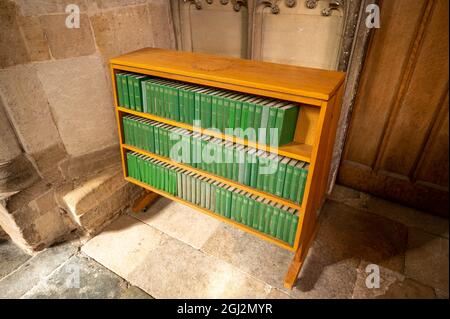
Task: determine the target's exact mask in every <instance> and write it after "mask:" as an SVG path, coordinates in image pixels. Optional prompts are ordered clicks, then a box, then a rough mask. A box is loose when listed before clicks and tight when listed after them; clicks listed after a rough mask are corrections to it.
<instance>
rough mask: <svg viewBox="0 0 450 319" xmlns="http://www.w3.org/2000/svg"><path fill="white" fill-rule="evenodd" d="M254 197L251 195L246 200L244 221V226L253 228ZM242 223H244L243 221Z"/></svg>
mask: <svg viewBox="0 0 450 319" xmlns="http://www.w3.org/2000/svg"><path fill="white" fill-rule="evenodd" d="M256 198H257V196H256V195H251V196H250V198H249V199H248V209H247V217H246V219H245V225H247V226H249V227H252V228H253V216H254V211H255V206H256ZM243 222H244V221H243Z"/></svg>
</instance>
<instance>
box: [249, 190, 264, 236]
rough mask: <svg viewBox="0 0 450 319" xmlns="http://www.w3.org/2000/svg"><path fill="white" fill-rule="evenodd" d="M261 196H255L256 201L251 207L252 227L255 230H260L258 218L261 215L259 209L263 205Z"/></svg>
mask: <svg viewBox="0 0 450 319" xmlns="http://www.w3.org/2000/svg"><path fill="white" fill-rule="evenodd" d="M263 200H264V199H263V198H262V197H259V196H258V197H257V199H256V202H255V206H254V208H253V225H252V227H253V229H256V230H260V229H259V220H260V215H261V210H262V209H263V208H264V206H262V205H263V203H262V202H263Z"/></svg>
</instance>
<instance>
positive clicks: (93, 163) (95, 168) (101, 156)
mask: <svg viewBox="0 0 450 319" xmlns="http://www.w3.org/2000/svg"><path fill="white" fill-rule="evenodd" d="M120 162H121V158H120V148H119V147H118V146H117V145H114V146H111V147H108V148H105V149H102V150H100V151H95V152H91V153H89V154H86V155H81V156H77V157H69V158H67V159H65V160H64V161H62V162H61V163H59V170H60V171H61V173H62V174H63V176H64V178H65V179H66V180H77V181H78V180H83V177H85V176H90V175H94V174H96V173H98V172H100V171H101V170H104V169H106V168H110V167H112V166H117V165H119V163H120Z"/></svg>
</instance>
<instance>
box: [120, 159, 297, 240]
mask: <svg viewBox="0 0 450 319" xmlns="http://www.w3.org/2000/svg"><path fill="white" fill-rule="evenodd" d="M126 158H127V167H128V176H130V177H132V178H134V179H137V180H139V181H141V182H143V183H146V184H148V185H150V186H152V187H154V188H157V189H159V190H162V191H165V192H167V193H169V194H172V195H174V196H176V197H178V198H181V199H183V200H185V201H188V202H190V203H193V204H195V205H197V206H199V207H203V208H205V209H207V210H209V211H212V212H215V213H217V214H218V215H221V216H223V217H226V218H229V219H231V220H234V221H236V222H238V223H241V224H243V225H246V226H248V227H251V228H253V229H256V230H258V231H260V232H263V233H265V234H267V235H270V236H272V237H274V238H277V239H279V240H282V241H284V242H286V243H289V244H290V245H291V246H292V245H293V244H294V241H295V235H296V232H297V225H298V215H297V211H296V210H295V209H293V208H289V207H287V206H283V205H281V204H277V203H275V202H272V201H270V200H268V199H265V198H263V197H260V196H256V195H252V194H250V193H247V192H245V191H243V190H238V189H235V188H233V187H231V186H227V185H225V184H223V183H220V182H217V181H215V180H213V179H210V178H207V177H204V176H200V175H198V174H196V173H194V172H190V171H187V170H183V169H181V168H178V167H175V166H173V165H170V164H166V163H163V162H161V161H158V160H156V159H152V158H149V157H146V156H144V155H141V154H139V153H136V152H128V153H127V156H126Z"/></svg>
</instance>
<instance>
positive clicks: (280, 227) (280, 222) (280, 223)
mask: <svg viewBox="0 0 450 319" xmlns="http://www.w3.org/2000/svg"><path fill="white" fill-rule="evenodd" d="M287 209H288V207H287V206H283V207H281V209H280V210H279V215H278V224H277V231H276V235H275V237H277V238H278V239H280V240H283V231H284V223H285V222H286V214H287Z"/></svg>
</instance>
